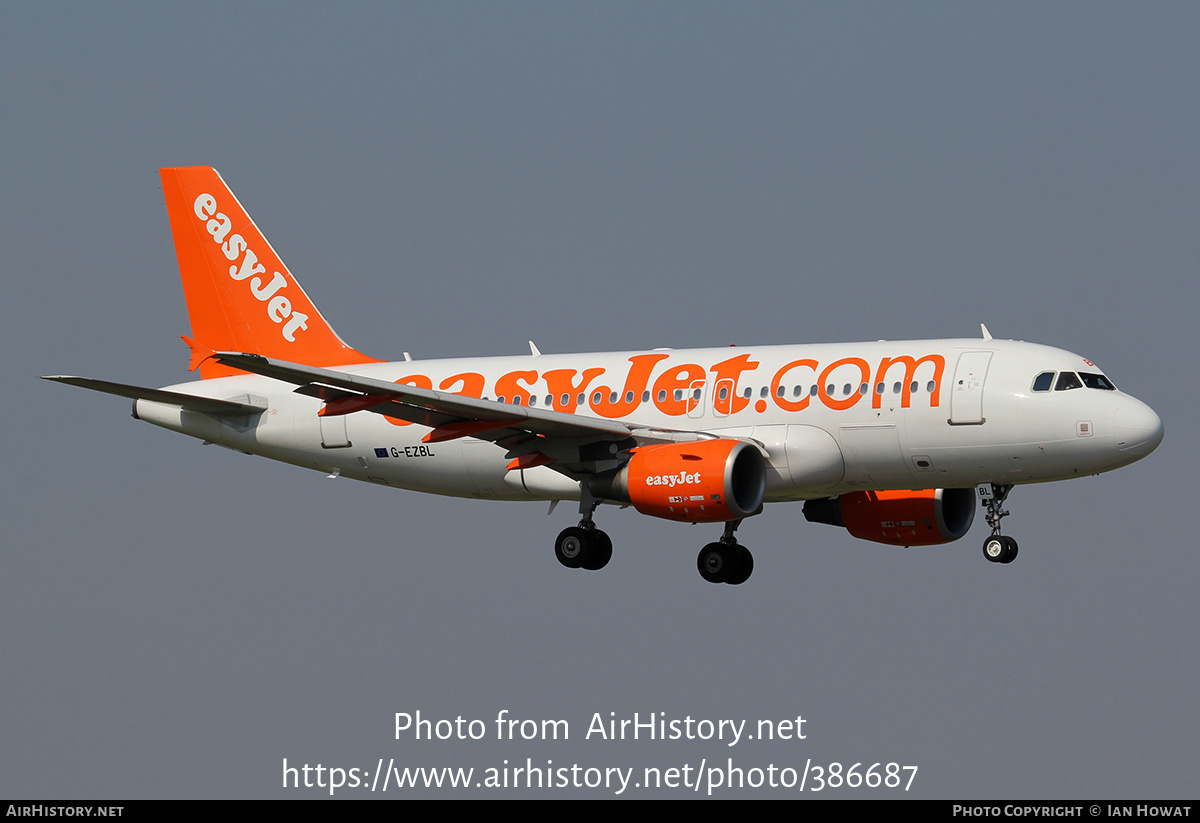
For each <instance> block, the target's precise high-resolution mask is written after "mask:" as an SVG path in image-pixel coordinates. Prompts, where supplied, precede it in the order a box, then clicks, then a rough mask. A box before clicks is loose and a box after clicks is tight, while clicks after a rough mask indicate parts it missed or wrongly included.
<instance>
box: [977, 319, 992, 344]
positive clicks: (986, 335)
mask: <svg viewBox="0 0 1200 823" xmlns="http://www.w3.org/2000/svg"><path fill="white" fill-rule="evenodd" d="M979 329H980V330H981V331H982V332H983V339H984V340H991V339H992V333H991V332H990V331H988V329H987V326H985V325H983V324H982V323H980V324H979Z"/></svg>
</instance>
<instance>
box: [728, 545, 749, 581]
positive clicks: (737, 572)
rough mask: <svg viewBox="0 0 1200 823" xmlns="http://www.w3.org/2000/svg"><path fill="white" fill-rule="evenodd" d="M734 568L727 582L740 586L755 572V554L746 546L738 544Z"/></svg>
mask: <svg viewBox="0 0 1200 823" xmlns="http://www.w3.org/2000/svg"><path fill="white" fill-rule="evenodd" d="M733 555H734V557H733V559H734V569H733V573H732V574H731V575H730V576H729V579H728V580H726V581H725V582H726V583H728V584H729V585H731V586H740V585H741V584H742V583H745V582H746V581H747V580H749V579H750V575H752V574H754V555H752V554H751V553H750V550H749V549H747V548H746V547H745V546H742V545H738V546H736V547H735V548H734V553H733Z"/></svg>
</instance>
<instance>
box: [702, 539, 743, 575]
mask: <svg viewBox="0 0 1200 823" xmlns="http://www.w3.org/2000/svg"><path fill="white" fill-rule="evenodd" d="M736 567H737V562H736V559H735V557H734V553H733V552H732V551H730V547H729V546H726V545H725V544H723V543H709V544H708V545H707V546H705V547H704V548H703V549H701V550H700V554H699V555H697V556H696V569H697V570H698V571H699V572H700V576H701V577H703V578H704V579H705V580H707V581H708V582H709V583H724V582H725V581H726V580H728V579H729V577H730V575H731V574H732V573H733V572H735V571H736Z"/></svg>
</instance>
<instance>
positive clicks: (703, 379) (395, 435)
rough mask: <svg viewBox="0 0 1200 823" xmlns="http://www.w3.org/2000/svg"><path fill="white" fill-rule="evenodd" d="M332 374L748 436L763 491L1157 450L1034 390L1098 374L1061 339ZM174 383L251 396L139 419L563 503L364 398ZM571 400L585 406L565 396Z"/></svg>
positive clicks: (1096, 402) (482, 492) (428, 484)
mask: <svg viewBox="0 0 1200 823" xmlns="http://www.w3.org/2000/svg"><path fill="white" fill-rule="evenodd" d="M340 371H343V372H346V373H349V374H355V375H365V376H370V377H374V378H378V379H382V380H387V381H389V382H398V383H406V384H411V385H415V386H420V387H423V388H432V389H435V390H441V391H446V392H451V393H455V394H464V395H470V396H474V397H483V398H486V399H490V400H500V399H503V402H505V403H510V404H512V403H519V404H520V405H522V406H527V407H530V406H532V407H536V408H549V409H552V410H554V411H558V412H565V413H571V414H576V415H588V416H592V417H597V418H610V419H620V420H623V421H629V422H634V423H636V424H638V425H641V426H646V427H653V428H658V429H674V430H679V431H685V432H695V431H701V432H706V433H711V434H714V435H718V436H723V437H732V438H740V439H748V440H753V441H756V442H757V443H758V444H759V445H760V446H761V447H762V448H763V450H764V452H765V456H766V458H767V464H768V484H767V495H766V499H767V500H768V501H783V500H802V499H809V498H815V497H830V496H834V495H838V494H842V493H846V492H849V491H856V490H868V489H874V490H882V489H929V488H955V487H970V486H974V485H975V484H977V483H985V482H989V483H996V484H1006V485H1007V484H1020V483H1038V482H1043V481H1049V480H1061V479H1066V478H1071V477H1077V476H1082V475H1089V474H1096V473H1099V472H1103V471H1108V470H1111V469H1115V468H1118V467H1120V466H1124V465H1127V464H1129V463H1132V462H1133V461H1135V460H1137V459H1139V458H1141V457H1143V456H1144V455H1146V454H1148V453H1149V452H1150V451H1152V450H1153V449H1154V447H1155V446H1157V445H1158V442H1159V441H1160V440H1161V438H1162V424H1161V422H1160V421H1159V419H1158V417H1157V416H1156V415H1155V414H1154V412H1153V411H1152V410H1151V409H1150V408H1149V407H1148V406H1146V405H1145V404H1143V403H1142V402H1141V401H1139V400H1137V399H1135V398H1133V397H1130V396H1129V395H1127V394H1124V393H1122V392H1120V391H1116V390H1106V389H1103V388H1096V387H1093V386H1080V387H1079V388H1075V389H1070V390H1058V391H1055V390H1043V391H1034V381H1035V378H1036V377H1037V376H1038V375H1039V374H1042V373H1045V372H1056V373H1061V372H1088V373H1094V374H1101V372H1100V370H1099V369H1098V368H1096V367H1095V366H1093V365H1092V364H1091V363H1090V362H1089V361H1087V360H1085V359H1083V358H1082V357H1080V356H1078V355H1075V354H1071V353H1070V352H1067V351H1063V350H1061V349H1055V348H1051V347H1048V346H1042V345H1036V344H1032V343H1022V342H1015V341H1008V340H993V339H982V340H921V341H880V342H875V343H848V344H819V345H798V346H754V347H746V348H743V347H729V348H713V349H690V350H667V349H663V350H655V351H645V352H620V353H602V354H561V355H527V356H519V357H488V358H470V359H456V360H428V361H401V362H393V363H376V364H369V365H355V366H346V367H341V368H340ZM169 388H170V389H171V390H173V391H177V392H183V393H188V394H193V395H201V396H205V397H212V398H217V399H225V400H240V401H242V402H247V401H246V398H250V401H249V402H258V403H263V404H265V405H266V406H267V407H268V410H267V411H266V412H265V413H262V414H259V415H255V416H253V417H249V418H218V417H213V416H209V415H205V414H200V413H196V412H191V411H187V410H182V409H180V408H179V407H177V406H169V405H164V404H160V403H155V402H151V401H148V400H144V399H143V400H138V401H136V413H137V416H138V417H139V418H141V419H143V420H146V421H148V422H151V423H154V424H155V425H159V426H163V427H165V428H168V429H172V430H174V431H179V432H182V433H185V434H189V435H192V436H194V437H199V438H203V439H205V440H210V441H213V442H216V443H220V444H222V445H225V446H229V447H231V448H234V449H240V450H243V451H246V452H250V453H253V454H258V455H262V456H264V457H269V458H271V459H275V460H280V461H284V462H287V463H293V464H296V465H300V466H306V467H308V468H312V469H317V470H319V471H322V472H327V473H337V474H339V475H341V476H344V477H350V478H354V479H358V480H367V481H371V482H375V483H380V484H385V485H389V486H396V487H399V488H405V489H414V490H418V491H423V492H433V493H437V494H446V495H455V496H463V497H482V498H490V499H543V500H544V499H577V498H578V497H579V483H578V482H577V481H575V480H572V479H570V478H568V477H566V476H564V475H563V474H560V473H559V472H556V471H555V470H553V469H552V468H550V467H548V466H538V467H535V468H530V469H517V470H509V469H508V468H507V467H508V464H509V459H508V458H506V456H505V451H504V449H502V448H500V447H498V446H496V445H495V444H493V443H490V442H487V441H484V440H477V439H474V438H471V437H463V438H460V439H456V440H449V441H445V442H438V443H431V444H430V443H423V442H422V438H423V437H424V436H425V435H426V434H428V433H429V431H430V430H429V429H428V428H426V427H423V426H420V425H417V424H410V423H406V422H405V421H401V420H395V419H393V418H388V417H385V416H383V415H381V414H375V413H372V412H370V411H360V412H355V413H352V414H346V415H340V416H328V417H321V416H318V411H319V410H320V409H321V407H322V401H320V400H318V399H315V398H313V397H309V396H305V395H302V394H297V393H295V391H294V386H292V385H290V384H285V383H282V382H278V381H276V380H272V379H269V378H265V377H260V376H258V375H240V376H233V377H225V378H217V379H210V380H203V381H199V382H191V383H184V384H181V385H178V386H172V387H169ZM580 401H582V402H580Z"/></svg>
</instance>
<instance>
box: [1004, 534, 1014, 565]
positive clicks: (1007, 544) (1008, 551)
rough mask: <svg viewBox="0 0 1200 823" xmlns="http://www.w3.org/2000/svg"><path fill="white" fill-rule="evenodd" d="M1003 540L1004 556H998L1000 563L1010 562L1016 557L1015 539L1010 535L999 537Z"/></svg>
mask: <svg viewBox="0 0 1200 823" xmlns="http://www.w3.org/2000/svg"><path fill="white" fill-rule="evenodd" d="M1000 539H1001V540H1003V541H1004V556H1003V557H1001V558H1000V562H1001V563H1011V562H1013V561H1014V560H1016V559H1017V541H1016V540H1013V539H1012V538H1011V537H1001V538H1000Z"/></svg>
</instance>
